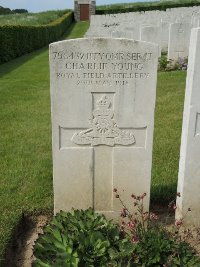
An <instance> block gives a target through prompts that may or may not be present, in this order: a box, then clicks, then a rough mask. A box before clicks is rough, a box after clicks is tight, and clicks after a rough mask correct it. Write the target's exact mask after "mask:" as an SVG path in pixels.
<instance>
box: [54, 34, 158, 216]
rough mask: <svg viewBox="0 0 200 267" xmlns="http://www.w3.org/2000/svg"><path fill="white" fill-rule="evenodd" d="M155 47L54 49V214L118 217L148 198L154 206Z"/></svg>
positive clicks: (86, 43) (112, 44) (82, 43)
mask: <svg viewBox="0 0 200 267" xmlns="http://www.w3.org/2000/svg"><path fill="white" fill-rule="evenodd" d="M157 62H158V46H157V45H155V44H150V43H146V42H141V41H134V40H128V39H111V38H94V39H92V38H90V39H86V38H84V39H76V40H67V41H62V42H57V43H53V44H51V45H50V77H51V104H52V106H51V110H52V136H53V175H54V211H55V213H57V212H59V211H60V210H71V208H72V207H74V208H77V209H85V208H88V207H92V208H94V209H95V211H98V212H101V213H104V214H105V215H107V216H108V217H110V218H114V217H116V216H117V215H118V214H119V211H120V209H121V206H120V203H119V201H117V200H116V199H115V198H114V195H113V189H114V188H118V189H119V190H120V193H121V195H122V198H123V199H124V201H125V202H127V204H129V203H130V195H131V194H132V193H135V194H142V193H144V192H146V193H147V198H146V201H145V203H144V205H145V208H146V209H148V208H149V197H150V182H151V165H152V143H153V129H154V108H155V98H156V82H157Z"/></svg>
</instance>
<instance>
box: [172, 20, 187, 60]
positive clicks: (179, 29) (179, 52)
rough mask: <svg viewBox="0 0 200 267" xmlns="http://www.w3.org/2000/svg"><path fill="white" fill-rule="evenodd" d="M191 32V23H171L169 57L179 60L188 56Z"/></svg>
mask: <svg viewBox="0 0 200 267" xmlns="http://www.w3.org/2000/svg"><path fill="white" fill-rule="evenodd" d="M190 34H191V24H190V23H173V24H171V25H170V34H169V46H168V59H171V60H174V61H177V60H178V59H179V58H186V57H188V53H189V42H190Z"/></svg>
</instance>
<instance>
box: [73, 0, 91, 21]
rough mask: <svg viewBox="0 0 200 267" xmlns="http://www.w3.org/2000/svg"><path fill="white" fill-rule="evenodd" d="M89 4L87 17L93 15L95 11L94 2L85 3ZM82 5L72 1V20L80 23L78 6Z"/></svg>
mask: <svg viewBox="0 0 200 267" xmlns="http://www.w3.org/2000/svg"><path fill="white" fill-rule="evenodd" d="M86 2H87V3H88V4H89V17H91V15H95V11H96V1H85V3H86ZM81 4H83V3H82V2H81V1H79V0H78V1H74V19H75V21H80V5H81Z"/></svg>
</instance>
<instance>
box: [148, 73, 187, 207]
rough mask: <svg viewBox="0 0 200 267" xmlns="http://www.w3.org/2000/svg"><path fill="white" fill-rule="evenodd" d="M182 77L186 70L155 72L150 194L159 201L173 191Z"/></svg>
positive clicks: (174, 192) (171, 197) (177, 148)
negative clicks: (156, 76)
mask: <svg viewBox="0 0 200 267" xmlns="http://www.w3.org/2000/svg"><path fill="white" fill-rule="evenodd" d="M185 80H186V72H185V71H178V72H160V73H159V74H158V85H157V98H156V112H155V131H154V147H153V169H152V195H151V199H152V201H153V202H154V203H158V204H159V203H161V202H162V203H164V204H165V205H167V203H168V202H169V201H171V200H173V198H174V197H175V194H176V185H177V177H178V165H179V152H180V139H181V130H182V116H183V104H184V96H185Z"/></svg>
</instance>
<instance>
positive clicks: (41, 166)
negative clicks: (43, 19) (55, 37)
mask: <svg viewBox="0 0 200 267" xmlns="http://www.w3.org/2000/svg"><path fill="white" fill-rule="evenodd" d="M87 28H88V23H87V22H85V23H77V24H73V25H72V26H71V28H70V30H69V32H68V34H66V35H65V36H64V38H76V37H82V36H83V34H84V33H85V31H86V29H87ZM0 107H1V108H0V128H1V130H0V222H1V223H0V258H2V257H3V252H4V249H5V247H6V245H7V244H8V242H9V241H10V240H11V236H12V230H13V229H14V228H15V226H16V225H17V224H18V222H19V220H20V219H21V218H22V214H23V213H24V214H27V213H38V212H40V211H52V209H53V191H52V157H51V121H50V95H49V66H48V47H46V48H44V49H42V50H39V51H36V52H34V53H31V54H29V55H26V56H23V57H21V58H18V59H16V60H13V61H11V62H9V63H7V64H4V65H1V66H0ZM0 266H1V262H0Z"/></svg>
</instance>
